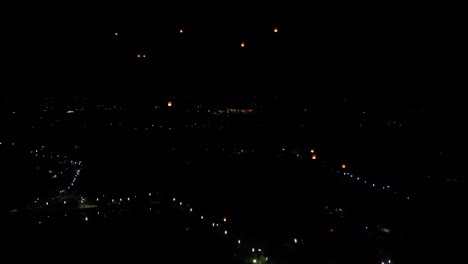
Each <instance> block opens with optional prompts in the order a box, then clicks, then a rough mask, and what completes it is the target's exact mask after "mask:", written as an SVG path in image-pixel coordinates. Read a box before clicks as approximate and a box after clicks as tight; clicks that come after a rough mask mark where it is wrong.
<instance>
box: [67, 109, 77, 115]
mask: <svg viewBox="0 0 468 264" xmlns="http://www.w3.org/2000/svg"><path fill="white" fill-rule="evenodd" d="M73 113H75V111H73V110H68V111H67V114H73Z"/></svg>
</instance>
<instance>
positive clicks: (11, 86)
mask: <svg viewBox="0 0 468 264" xmlns="http://www.w3.org/2000/svg"><path fill="white" fill-rule="evenodd" d="M3 13H4V15H5V16H4V18H3V21H2V32H3V34H4V41H5V42H6V44H7V45H6V47H7V48H6V49H5V50H4V52H5V54H4V58H3V60H2V61H3V64H4V66H6V68H7V69H8V70H7V72H6V74H7V76H6V78H2V79H3V80H2V83H3V85H2V86H3V87H4V88H3V90H4V91H5V92H6V94H9V95H19V96H23V95H26V96H33V95H124V96H128V95H135V96H141V95H143V96H144V95H149V94H154V95H158V94H161V95H192V94H193V95H199V94H212V95H213V94H227V95H229V94H246V95H282V94H286V95H292V96H295V95H301V96H303V95H305V94H312V95H314V96H315V95H331V96H337V97H340V98H341V97H343V98H354V97H359V98H383V99H382V100H393V98H404V100H413V99H414V100H420V99H421V98H425V99H434V98H441V95H447V94H450V93H452V92H456V89H454V90H452V89H451V87H452V86H453V85H454V84H455V83H456V80H457V76H458V74H459V71H460V70H459V68H458V67H459V63H460V62H461V59H459V48H460V45H461V44H460V40H462V39H463V38H464V36H463V35H462V34H461V32H460V31H459V28H460V27H461V26H460V22H461V14H460V11H457V9H456V8H451V9H450V10H449V9H444V8H443V7H438V6H429V5H426V6H408V5H405V4H397V3H393V5H392V6H391V5H388V6H385V5H383V4H382V5H380V6H362V5H361V6H358V5H354V4H353V5H350V4H348V5H346V6H316V7H314V8H309V9H305V8H302V9H288V8H277V9H151V8H146V7H144V6H142V7H141V8H136V7H128V8H126V7H124V6H122V7H117V8H94V9H91V8H83V7H76V6H72V5H71V4H66V3H62V2H55V3H51V4H49V5H48V6H47V7H43V8H29V9H11V10H3ZM2 15H3V14H2ZM274 27H278V29H279V32H278V33H277V34H274V33H273V28H274ZM180 28H183V29H184V33H183V34H180V33H179V29H180ZM114 32H119V36H118V37H117V38H116V37H115V36H114ZM242 41H244V42H245V43H246V48H244V49H242V48H240V42H242ZM138 53H146V54H148V59H146V60H138V59H137V58H136V54H138ZM454 97H456V96H454Z"/></svg>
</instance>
